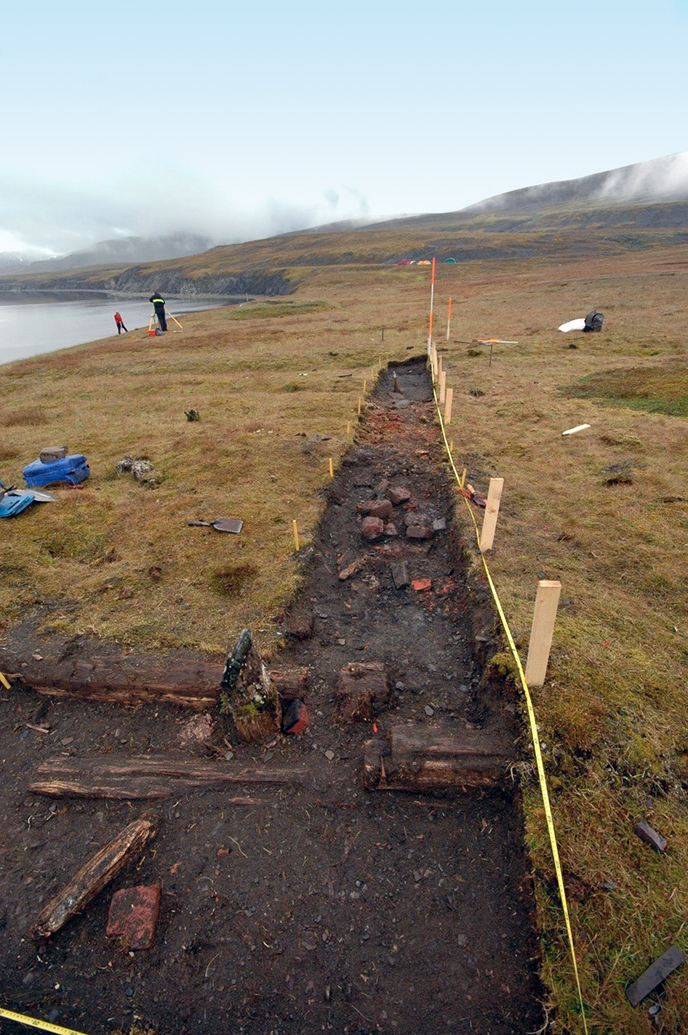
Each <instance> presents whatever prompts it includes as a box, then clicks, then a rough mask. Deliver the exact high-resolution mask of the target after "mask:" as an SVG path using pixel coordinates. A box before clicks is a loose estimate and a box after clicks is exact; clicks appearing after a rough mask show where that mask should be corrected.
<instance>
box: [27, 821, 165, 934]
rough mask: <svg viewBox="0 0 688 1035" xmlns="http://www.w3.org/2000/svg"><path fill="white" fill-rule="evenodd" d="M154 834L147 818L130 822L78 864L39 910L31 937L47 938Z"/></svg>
mask: <svg viewBox="0 0 688 1035" xmlns="http://www.w3.org/2000/svg"><path fill="white" fill-rule="evenodd" d="M154 833H155V827H154V825H153V823H151V822H150V821H149V820H147V819H137V820H136V821H135V822H134V823H130V824H129V826H128V827H125V829H124V830H122V831H121V832H120V833H119V834H117V836H116V837H114V838H113V839H112V840H111V841H109V842H108V844H106V845H104V847H103V848H101V849H100V850H99V851H98V852H96V854H95V855H94V856H93V857H92V858H91V859H89V861H88V862H87V863H86V864H85V866H82V867H81V869H80V870H79V871H78V873H76V874H75V875H74V876H73V877H72V879H71V880H70V881H69V883H68V884H67V885H66V887H64V888H63V889H62V891H60V892H58V894H57V895H55V896H54V897H53V898H51V900H50V901H49V902H48V904H47V905H46V906H45V908H44V909H43V910H41V912H40V913H39V915H38V917H37V918H36V921H35V923H34V924H33V926H32V928H31V934H32V936H33V937H34V938H49V937H50V936H51V935H53V934H55V932H56V931H59V930H60V928H61V927H63V926H64V925H65V924H66V923H67V921H68V920H70V919H71V918H72V917H73V916H75V915H76V914H77V913H79V912H80V911H81V910H82V909H83V908H84V906H86V905H87V904H88V903H89V902H90V901H91V899H92V898H94V897H95V896H96V895H97V894H98V892H99V891H102V889H103V888H104V887H105V885H106V884H107V883H108V882H109V881H111V880H112V878H113V877H114V876H115V875H116V874H117V873H119V871H120V870H121V869H122V867H123V866H125V865H126V864H127V863H128V862H129V860H130V859H131V857H132V856H133V855H135V854H137V853H138V852H140V851H141V849H142V848H143V846H144V845H145V843H146V841H148V840H149V838H151V837H152V836H153V835H154Z"/></svg>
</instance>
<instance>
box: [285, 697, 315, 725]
mask: <svg viewBox="0 0 688 1035" xmlns="http://www.w3.org/2000/svg"><path fill="white" fill-rule="evenodd" d="M309 725H310V719H309V718H308V709H307V708H306V705H305V704H304V703H303V701H300V700H299V699H298V698H294V700H293V701H290V702H289V706H288V707H287V708H285V710H284V713H283V715H282V733H292V734H296V733H303V731H304V730H305V729H308V726H309Z"/></svg>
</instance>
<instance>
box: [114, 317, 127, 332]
mask: <svg viewBox="0 0 688 1035" xmlns="http://www.w3.org/2000/svg"><path fill="white" fill-rule="evenodd" d="M115 323H116V324H117V333H118V334H121V333H122V331H124V333H125V334H128V331H127V329H126V327H125V326H124V320H123V319H122V317H121V316H120V315H119V313H115Z"/></svg>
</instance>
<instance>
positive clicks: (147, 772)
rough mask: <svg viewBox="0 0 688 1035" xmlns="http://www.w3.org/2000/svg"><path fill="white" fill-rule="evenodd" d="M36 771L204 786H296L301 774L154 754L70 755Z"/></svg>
mask: <svg viewBox="0 0 688 1035" xmlns="http://www.w3.org/2000/svg"><path fill="white" fill-rule="evenodd" d="M37 772H38V773H40V774H41V775H45V776H50V777H56V778H57V777H66V776H69V777H79V778H82V779H87V778H96V777H107V778H119V779H124V778H127V777H131V776H155V777H158V778H167V779H169V780H177V781H180V782H182V783H186V784H193V785H196V786H205V785H208V784H213V783H217V784H223V783H259V784H292V783H300V782H301V780H302V778H303V774H302V773H301V772H300V771H299V770H297V769H240V768H239V767H237V766H236V765H228V764H227V763H226V762H203V761H198V760H196V759H174V758H165V757H160V756H156V755H141V756H137V757H133V758H119V759H118V758H113V757H112V755H108V756H107V757H101V756H97V757H93V758H84V757H79V756H78V755H71V756H67V757H64V758H52V759H48V760H46V761H45V762H41V763H40V764H39V765H38V766H37Z"/></svg>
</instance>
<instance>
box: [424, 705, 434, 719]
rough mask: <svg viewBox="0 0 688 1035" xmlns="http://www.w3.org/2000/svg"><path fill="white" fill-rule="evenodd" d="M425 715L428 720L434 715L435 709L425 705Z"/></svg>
mask: <svg viewBox="0 0 688 1035" xmlns="http://www.w3.org/2000/svg"><path fill="white" fill-rule="evenodd" d="M425 714H426V715H427V717H428V718H429V719H431V718H432V717H433V715H434V714H435V709H434V708H431V707H430V705H429V704H426V705H425Z"/></svg>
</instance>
